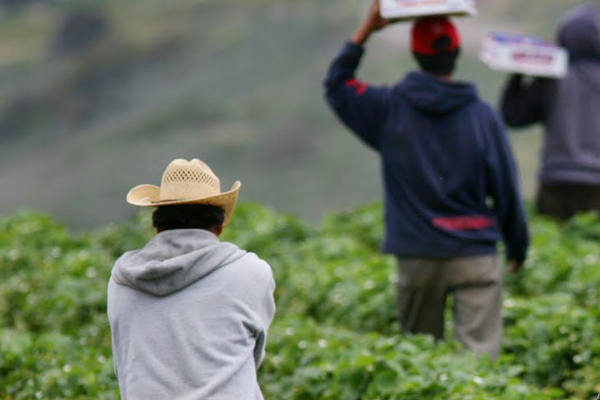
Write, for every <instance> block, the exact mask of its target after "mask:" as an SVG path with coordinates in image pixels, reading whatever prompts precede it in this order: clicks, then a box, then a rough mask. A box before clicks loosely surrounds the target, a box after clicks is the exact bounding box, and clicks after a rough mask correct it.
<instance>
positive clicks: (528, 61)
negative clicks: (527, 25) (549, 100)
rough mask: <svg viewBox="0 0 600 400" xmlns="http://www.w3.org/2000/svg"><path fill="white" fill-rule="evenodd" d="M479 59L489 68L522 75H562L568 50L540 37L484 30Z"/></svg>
mask: <svg viewBox="0 0 600 400" xmlns="http://www.w3.org/2000/svg"><path fill="white" fill-rule="evenodd" d="M480 59H481V61H483V62H484V63H485V64H486V65H488V66H489V67H490V68H492V69H496V70H500V71H507V72H513V73H521V74H524V75H531V76H541V77H549V78H562V77H563V76H565V74H566V73H567V69H568V64H569V56H568V53H567V52H566V51H565V50H564V49H562V48H560V47H557V46H555V45H554V44H552V43H550V42H547V41H545V40H543V39H540V38H536V37H532V36H526V35H520V34H512V33H488V34H487V35H486V37H485V39H484V41H483V46H482V49H481V53H480Z"/></svg>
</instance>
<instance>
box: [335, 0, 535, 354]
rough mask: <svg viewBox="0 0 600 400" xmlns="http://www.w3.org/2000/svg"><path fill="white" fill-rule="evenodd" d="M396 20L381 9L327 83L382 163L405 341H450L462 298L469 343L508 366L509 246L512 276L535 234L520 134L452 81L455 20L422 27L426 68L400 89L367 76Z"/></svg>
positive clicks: (463, 335)
mask: <svg viewBox="0 0 600 400" xmlns="http://www.w3.org/2000/svg"><path fill="white" fill-rule="evenodd" d="M389 22H390V21H388V20H385V19H383V18H382V17H381V16H380V13H379V2H378V1H377V0H376V1H375V3H374V4H373V6H372V8H371V10H370V12H369V15H368V16H367V18H366V19H365V20H364V22H363V23H362V25H361V26H360V27H359V29H358V30H357V31H356V33H355V34H354V35H353V37H352V38H351V40H350V41H349V42H348V43H346V45H345V46H344V47H343V49H342V50H341V52H340V53H339V54H338V56H337V57H336V58H335V59H334V61H333V62H332V64H331V66H330V69H329V72H328V75H327V77H326V79H325V91H326V98H327V101H328V102H329V105H330V106H331V108H332V109H333V111H334V113H335V114H336V115H337V116H338V117H339V118H340V120H341V121H342V122H343V123H344V124H345V125H346V126H347V127H349V128H350V129H351V130H352V131H353V132H354V133H355V134H356V135H357V136H358V137H359V138H360V139H361V140H362V141H363V142H364V143H365V144H367V145H368V146H369V147H370V148H372V149H373V150H375V151H376V152H377V153H378V154H379V155H380V157H381V163H382V172H383V181H384V189H385V228H386V232H385V241H384V246H383V250H384V251H385V252H386V253H390V254H394V255H395V256H397V258H398V259H399V279H398V315H399V320H400V323H401V326H402V329H403V331H404V332H410V333H428V334H431V335H434V336H435V337H436V338H442V337H443V336H444V311H445V305H446V299H447V297H448V295H449V294H453V297H454V320H455V324H454V327H455V332H456V336H457V338H458V339H459V340H460V341H461V342H462V343H463V345H464V346H465V347H466V348H468V349H470V350H473V351H475V352H476V353H478V354H485V353H487V354H489V355H491V356H492V357H497V356H498V354H499V352H500V340H501V336H502V318H501V306H502V262H501V260H500V258H499V256H498V255H497V250H496V245H497V242H499V241H501V240H502V241H503V242H504V244H505V247H506V256H507V259H508V260H509V261H510V262H511V264H512V270H513V271H517V270H519V269H520V267H521V266H522V264H523V262H524V260H525V258H526V253H527V247H528V243H529V235H528V229H527V220H526V215H525V211H524V204H523V200H522V197H521V194H520V190H519V185H518V180H517V173H516V168H515V164H514V161H513V156H512V152H511V149H510V145H509V141H508V137H507V134H506V131H505V129H504V126H503V124H502V121H501V119H500V116H499V114H498V112H497V111H495V110H494V109H493V108H492V107H490V106H489V105H488V104H486V103H484V102H483V101H482V100H481V99H480V98H479V96H478V94H477V90H476V88H475V86H474V85H473V84H471V83H467V82H458V81H455V80H453V79H452V74H453V72H454V69H455V63H456V60H457V58H458V56H459V53H460V36H459V33H458V30H457V29H456V27H455V25H454V24H453V23H452V21H451V20H450V19H448V18H446V17H439V16H438V17H426V18H419V19H417V20H416V21H415V22H414V24H413V26H412V31H411V50H412V54H413V56H414V58H415V59H416V61H417V63H418V65H419V67H420V71H413V72H410V73H409V74H408V75H406V77H405V78H404V79H403V80H402V81H401V82H399V83H397V84H395V85H393V86H373V85H369V84H367V83H364V82H361V81H359V80H357V79H356V77H355V74H356V70H357V68H358V66H359V64H360V61H361V59H362V57H363V54H364V52H365V50H364V46H365V44H366V42H367V39H368V38H369V37H370V36H371V34H372V33H374V32H375V31H377V30H379V29H381V28H383V27H385V26H386V25H388V24H389Z"/></svg>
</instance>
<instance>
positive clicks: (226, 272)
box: [109, 229, 275, 367]
mask: <svg viewBox="0 0 600 400" xmlns="http://www.w3.org/2000/svg"><path fill="white" fill-rule="evenodd" d="M216 271H221V272H220V273H219V274H215V275H213V276H217V275H218V276H219V279H220V280H223V279H227V280H228V281H230V282H229V283H228V285H229V287H231V286H233V287H234V288H235V287H237V290H236V291H237V293H233V294H232V293H226V294H225V293H223V294H222V296H232V295H233V296H238V297H240V298H243V299H244V300H245V302H247V303H248V304H250V305H251V306H252V307H255V308H258V309H257V310H255V311H256V312H257V315H260V316H261V318H262V319H263V321H261V325H262V326H263V327H264V329H265V332H262V334H261V335H259V337H258V342H257V344H256V348H255V352H254V357H255V361H256V366H257V367H258V366H259V365H260V364H261V362H262V359H263V357H264V351H265V344H266V343H265V342H266V329H268V327H269V325H270V323H271V322H272V319H273V316H274V313H275V304H274V301H273V291H274V289H275V281H274V279H273V273H272V270H271V267H270V266H269V264H268V263H266V262H265V261H263V260H261V259H260V258H259V257H258V256H257V255H256V254H254V253H250V252H246V251H244V250H241V249H240V248H238V247H237V246H236V245H234V244H232V243H228V242H223V241H220V240H219V238H218V237H217V236H215V235H214V234H212V233H211V232H208V231H205V230H197V229H180V230H170V231H164V232H161V233H159V234H157V235H156V236H155V237H154V238H153V239H152V240H150V241H149V242H148V243H147V244H146V246H145V247H144V248H143V249H140V250H135V251H129V252H127V253H125V254H123V255H122V256H121V257H120V258H119V259H118V260H117V261H116V263H115V266H114V268H113V271H112V276H111V280H112V281H114V283H116V284H118V285H123V286H126V287H129V288H131V289H133V290H135V291H138V292H141V293H145V294H146V295H150V296H155V297H166V296H172V295H174V294H175V293H177V292H179V291H182V290H185V289H186V288H188V287H189V286H191V285H193V284H195V283H198V282H199V281H202V280H204V279H207V278H208V277H209V276H211V275H212V274H213V273H215V272H216ZM213 283H214V282H213ZM216 284H217V285H218V284H219V283H218V282H217V283H216ZM109 286H110V285H109ZM109 292H110V288H109ZM218 300H219V299H215V304H218ZM109 306H110V304H109ZM109 314H110V312H109Z"/></svg>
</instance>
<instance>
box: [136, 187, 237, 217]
mask: <svg viewBox="0 0 600 400" xmlns="http://www.w3.org/2000/svg"><path fill="white" fill-rule="evenodd" d="M241 186H242V183H241V182H240V181H236V182H235V183H234V184H233V186H232V187H231V190H229V191H227V192H223V193H220V194H218V195H215V196H210V197H202V198H192V199H184V200H159V197H160V187H158V186H155V185H138V186H136V187H134V188H133V189H131V190H130V191H129V193H127V202H128V203H129V204H132V205H134V206H138V207H160V206H169V205H178V204H206V205H211V206H217V207H221V208H222V209H223V211H224V213H225V222H224V225H227V224H228V223H229V221H230V220H231V215H232V214H233V210H234V209H235V204H236V203H237V199H238V195H239V192H240V187H241Z"/></svg>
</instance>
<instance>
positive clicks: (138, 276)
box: [113, 229, 246, 296]
mask: <svg viewBox="0 0 600 400" xmlns="http://www.w3.org/2000/svg"><path fill="white" fill-rule="evenodd" d="M215 238H216V236H215V235H213V234H212V233H210V232H208V231H204V230H196V229H181V230H171V231H165V232H163V233H161V234H158V235H156V236H155V237H154V238H153V239H152V240H151V241H150V242H148V244H147V245H146V246H145V247H144V248H143V249H142V250H136V251H131V252H128V253H125V254H124V255H123V256H121V257H120V258H119V259H118V260H117V262H116V264H115V267H114V269H113V279H114V280H115V282H116V283H118V284H121V285H125V286H129V287H130V288H132V289H136V290H139V291H142V292H145V293H149V294H153V295H155V296H166V295H169V294H171V293H174V292H176V291H178V290H181V289H183V288H185V287H187V286H189V285H191V284H192V283H194V282H196V281H197V280H198V279H202V278H203V277H205V276H206V275H208V274H210V273H211V272H213V271H214V270H216V269H218V268H221V267H223V266H225V265H227V264H230V263H232V262H234V261H236V260H238V259H240V258H241V257H243V256H244V255H245V254H246V252H245V251H242V250H240V249H239V248H238V247H237V246H235V245H234V244H232V243H227V242H221V241H219V240H215Z"/></svg>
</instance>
